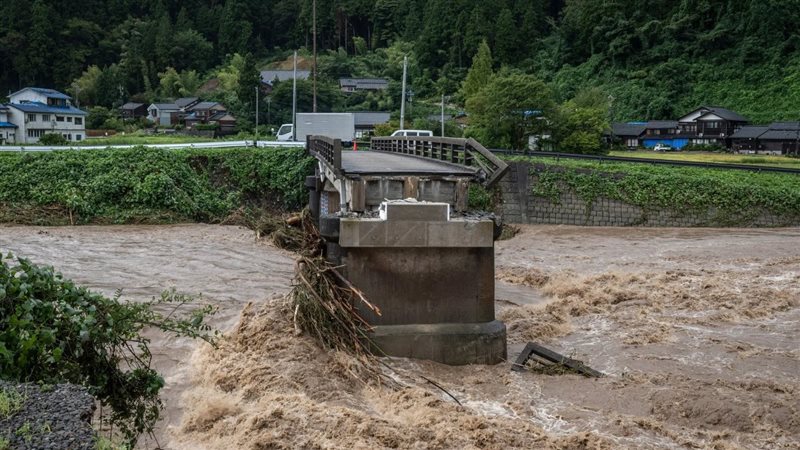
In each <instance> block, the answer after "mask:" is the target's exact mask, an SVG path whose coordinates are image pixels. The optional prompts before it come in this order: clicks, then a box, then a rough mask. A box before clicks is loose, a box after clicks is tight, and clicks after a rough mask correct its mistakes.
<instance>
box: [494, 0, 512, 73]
mask: <svg viewBox="0 0 800 450" xmlns="http://www.w3.org/2000/svg"><path fill="white" fill-rule="evenodd" d="M516 28H517V25H516V24H515V23H514V16H512V15H511V11H510V10H509V9H508V8H503V10H502V11H500V15H499V16H498V17H497V24H496V25H495V30H497V31H496V32H495V37H494V55H495V57H496V58H497V60H498V61H499V62H500V63H501V64H509V63H512V62H514V59H515V58H516V55H517V46H518V40H517V37H518V30H517V29H516Z"/></svg>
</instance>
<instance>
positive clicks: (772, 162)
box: [609, 151, 800, 169]
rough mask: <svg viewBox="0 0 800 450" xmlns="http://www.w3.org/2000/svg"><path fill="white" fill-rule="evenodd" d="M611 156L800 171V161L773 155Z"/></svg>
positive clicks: (645, 153) (621, 153) (643, 153)
mask: <svg viewBox="0 0 800 450" xmlns="http://www.w3.org/2000/svg"><path fill="white" fill-rule="evenodd" d="M609 155H610V156H620V157H627V158H648V159H659V160H667V161H689V162H700V163H724V164H750V165H755V166H771V167H787V168H796V169H800V159H797V158H789V157H786V156H772V155H758V156H749V155H734V154H730V153H705V152H652V151H633V152H627V151H613V152H611V153H610V154H609Z"/></svg>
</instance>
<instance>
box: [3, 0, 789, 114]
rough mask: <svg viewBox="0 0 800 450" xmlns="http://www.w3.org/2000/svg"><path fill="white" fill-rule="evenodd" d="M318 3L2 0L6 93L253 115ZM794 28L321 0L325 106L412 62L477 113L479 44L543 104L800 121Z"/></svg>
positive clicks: (768, 18)
mask: <svg viewBox="0 0 800 450" xmlns="http://www.w3.org/2000/svg"><path fill="white" fill-rule="evenodd" d="M311 12H312V0H184V1H178V0H73V1H70V2H64V1H56V0H34V1H32V2H28V1H21V0H15V1H6V2H2V4H0V61H2V62H3V64H2V66H0V89H2V91H0V92H7V91H13V90H16V89H17V88H20V87H22V86H28V85H37V86H46V87H54V88H56V89H61V90H65V91H67V92H70V93H71V94H72V95H73V96H77V97H78V98H79V99H80V100H81V102H82V104H83V105H85V106H91V105H102V106H106V107H113V106H117V105H119V104H121V103H122V102H123V101H127V100H128V99H130V98H134V99H140V100H142V101H152V100H158V99H162V98H169V97H174V96H178V95H190V94H196V93H198V91H199V92H200V93H201V94H202V95H204V96H205V97H214V96H217V98H219V99H220V100H227V101H228V102H229V103H235V104H236V105H235V106H234V109H239V110H240V111H241V113H242V114H243V116H245V117H243V118H244V119H245V120H247V117H246V116H247V113H246V111H248V108H249V106H250V105H248V102H250V101H251V100H248V99H247V96H248V95H249V92H253V91H252V89H251V90H247V89H245V88H244V87H243V81H242V80H245V79H250V80H252V79H253V76H254V75H253V74H254V73H255V70H256V69H263V68H267V67H276V66H278V65H280V64H281V62H283V65H282V67H284V68H288V67H287V66H286V62H287V61H286V60H287V57H289V56H290V55H291V53H292V51H293V50H299V51H300V53H301V56H302V63H303V65H304V67H308V65H309V61H310V49H311V48H312V45H311V44H312V33H311V31H312V26H311V24H312V14H311ZM798 23H800V0H566V1H559V0H496V1H493V2H485V1H482V0H320V1H318V2H317V30H318V38H317V43H318V49H319V52H318V53H319V55H320V56H319V74H320V93H319V99H320V109H321V110H329V109H342V110H347V109H350V110H352V109H383V110H397V109H399V92H398V85H399V80H400V76H401V75H400V74H401V73H402V57H403V56H405V55H407V56H408V57H409V60H410V67H409V77H410V78H409V79H410V88H411V90H412V91H413V93H414V98H413V100H412V101H413V102H415V103H414V104H415V106H416V105H419V106H418V108H419V109H418V110H419V111H420V112H422V111H426V109H425V105H426V100H427V101H428V102H427V103H430V104H431V105H433V104H434V102H436V101H438V98H439V96H440V95H447V96H448V98H449V99H450V103H451V106H452V107H453V108H455V109H459V108H461V109H463V108H464V107H465V106H466V107H467V108H468V109H469V102H468V100H469V99H468V98H467V95H466V93H465V90H464V80H465V79H466V78H467V75H468V72H469V69H470V67H472V66H473V62H474V61H473V60H474V59H477V58H476V56H477V54H478V49H479V47H480V46H481V43H482V42H484V41H485V42H486V43H487V45H488V48H489V52H490V55H491V56H490V60H489V63H488V64H489V65H490V66H491V67H490V72H491V73H490V74H489V75H490V77H494V76H499V77H501V78H502V77H506V78H509V77H511V78H513V77H517V81H521V80H520V79H519V76H522V75H524V76H525V77H527V78H526V79H525V80H522V81H524V82H525V83H528V85H530V82H531V80H530V79H531V78H535V81H536V82H541V83H542V85H541V89H543V90H545V91H546V92H547V96H548V97H549V98H548V99H547V100H546V101H545V103H547V104H548V105H549V104H550V103H551V102H552V104H554V105H564V103H565V102H568V101H572V100H574V99H575V98H576V97H580V96H582V95H583V96H584V97H586V95H585V93H586V92H587V89H588V90H590V91H591V92H590V95H589V96H594V97H595V99H594V100H593V101H595V102H596V101H597V98H599V97H600V96H601V95H602V97H603V98H605V99H607V101H606V104H605V105H604V106H603V107H604V108H605V109H606V113H607V115H608V116H609V118H611V119H616V120H644V119H653V118H674V117H677V116H678V115H680V114H682V113H684V112H687V111H688V110H691V109H692V108H694V107H696V106H698V105H702V104H707V105H720V106H725V107H729V108H732V109H735V110H737V111H739V112H741V113H742V114H744V115H746V116H749V117H750V118H751V119H753V121H755V122H763V121H769V120H779V119H784V120H797V119H798V118H800V117H798V115H799V114H800V112H798V111H797V108H796V106H795V105H797V104H800V27H798V26H797V24H798ZM498 74H499V75H498ZM340 76H381V77H387V78H389V79H390V80H391V85H390V89H389V92H387V93H385V94H384V95H382V96H381V95H377V96H371V95H360V96H349V97H345V96H343V95H342V94H341V93H339V92H338V89H337V86H336V79H337V78H338V77H340ZM256 77H257V75H256ZM479 78H480V77H479ZM209 80H211V81H209ZM488 81H489V79H483V82H484V84H488ZM534 85H536V86H539V85H538V84H536V83H534ZM308 89H309V87H308V86H307V85H304V86H301V98H300V105H301V109H303V108H305V107H307V106H308V104H309V102H310V99H309V98H308V97H309V96H308V95H307V92H308ZM273 96H274V98H273V99H272V100H273V102H274V104H273V105H272V106H273V107H274V108H275V109H274V117H273V118H271V119H274V120H272V122H277V123H280V121H281V120H283V119H285V118H286V112H285V106H286V105H287V102H290V98H289V92H288V91H287V88H286V87H283V88H281V87H280V86H277V87H276V89H275V91H274V92H273ZM539 100H541V96H539V97H538V99H537V101H539ZM481 103H482V102H481V101H477V100H476V101H474V102H473V104H474V105H475V107H478V108H480V107H481V106H480V105H481ZM484 103H485V102H484ZM484 106H485V105H484ZM490 106H491V105H490ZM490 106H487V107H490ZM522 106H523V107H524V105H522ZM526 109H528V110H529V109H534V110H537V111H538V110H545V109H546V107H545V106H542V105H539V104H535V105H529V107H528V108H526ZM434 110H435V109H434V108H430V111H431V112H432V111H434ZM412 114H413V109H412ZM251 116H252V114H251ZM250 118H252V117H250ZM262 120H263V119H262Z"/></svg>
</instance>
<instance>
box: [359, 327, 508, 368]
mask: <svg viewBox="0 0 800 450" xmlns="http://www.w3.org/2000/svg"><path fill="white" fill-rule="evenodd" d="M369 338H370V340H371V342H372V344H373V345H374V347H375V348H374V352H375V354H376V355H378V356H400V357H407V358H415V359H427V360H431V361H436V362H439V363H442V364H448V365H454V366H462V365H468V364H490V365H491V364H499V363H501V362H504V361H506V359H507V354H506V326H505V324H504V323H503V322H500V321H499V320H493V321H491V322H484V323H437V324H410V325H377V326H375V327H374V328H373V330H372V332H371V333H369Z"/></svg>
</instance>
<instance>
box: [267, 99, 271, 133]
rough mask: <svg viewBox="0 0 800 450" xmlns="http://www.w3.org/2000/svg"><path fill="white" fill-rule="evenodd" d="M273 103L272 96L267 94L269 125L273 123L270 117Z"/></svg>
mask: <svg viewBox="0 0 800 450" xmlns="http://www.w3.org/2000/svg"><path fill="white" fill-rule="evenodd" d="M271 103H272V96H271V95H269V96H267V126H270V125H271V124H272V119H270V117H269V110H270V104H271Z"/></svg>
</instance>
